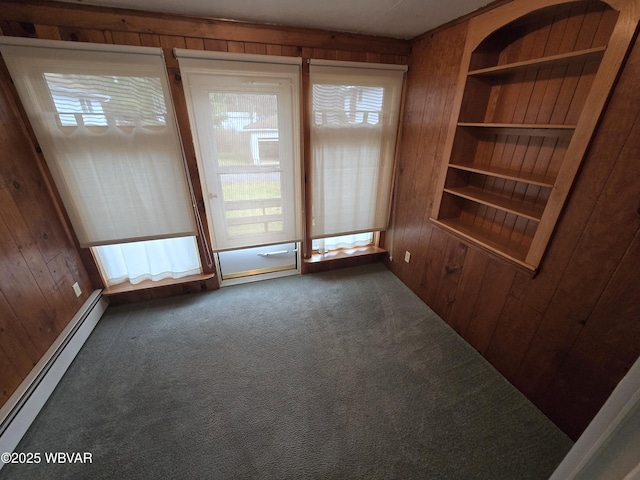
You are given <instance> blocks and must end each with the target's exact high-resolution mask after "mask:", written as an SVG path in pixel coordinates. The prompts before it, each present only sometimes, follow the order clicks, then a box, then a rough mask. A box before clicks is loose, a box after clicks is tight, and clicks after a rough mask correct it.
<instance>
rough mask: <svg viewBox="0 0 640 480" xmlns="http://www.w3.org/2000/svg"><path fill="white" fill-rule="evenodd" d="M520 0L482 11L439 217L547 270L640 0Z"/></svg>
mask: <svg viewBox="0 0 640 480" xmlns="http://www.w3.org/2000/svg"><path fill="white" fill-rule="evenodd" d="M532 3H533V2H528V1H526V0H522V1H518V0H516V1H514V2H511V3H509V4H506V5H504V6H502V7H499V8H496V9H494V10H492V11H490V12H487V13H485V14H483V15H480V16H478V17H475V18H473V19H472V20H471V21H470V22H469V32H468V36H467V44H466V47H465V53H464V57H463V59H462V65H463V69H462V72H461V75H460V79H459V82H458V85H459V89H458V92H457V93H456V97H455V103H454V105H453V117H452V120H451V124H450V127H449V133H448V137H447V142H446V145H445V151H444V154H445V155H444V158H445V160H446V165H445V166H444V167H443V168H442V173H441V176H440V180H439V183H438V193H437V195H436V201H435V202H434V210H433V214H432V221H433V222H434V223H435V224H437V225H438V226H440V227H442V228H443V229H445V230H447V231H449V232H451V233H453V234H455V235H457V236H459V237H461V238H462V239H464V240H465V241H468V242H471V243H473V244H476V245H478V246H480V247H482V248H484V249H486V250H488V251H491V252H493V253H495V254H497V255H500V256H502V257H504V258H506V259H507V260H509V261H511V262H513V263H515V264H518V265H520V266H522V267H525V268H526V269H529V270H533V271H535V270H537V269H538V267H539V265H540V262H541V260H542V257H543V255H544V252H545V250H546V248H547V245H548V243H549V240H550V238H551V234H552V232H553V230H554V228H555V224H556V222H557V220H558V217H559V215H560V212H561V210H562V206H563V205H564V203H565V201H566V198H567V196H568V194H569V190H570V188H571V185H572V183H573V181H574V178H575V176H576V174H577V172H578V168H579V166H580V162H581V161H582V158H583V157H584V154H585V152H586V149H587V146H588V144H589V141H590V139H591V136H592V135H593V131H594V129H595V127H596V125H597V122H598V119H599V117H600V115H601V113H602V110H603V108H604V105H605V103H606V100H607V97H608V95H609V93H610V90H611V87H612V85H613V82H614V80H615V78H616V76H617V72H618V70H619V69H620V66H621V65H622V62H623V60H624V57H625V55H626V52H627V49H628V48H629V44H630V42H631V39H632V38H633V35H634V32H635V28H636V25H637V23H638V18H637V16H638V15H639V13H638V12H639V11H640V0H603V1H591V0H588V1H577V2H560V1H558V0H541V1H538V2H535V3H536V5H535V6H533V5H532Z"/></svg>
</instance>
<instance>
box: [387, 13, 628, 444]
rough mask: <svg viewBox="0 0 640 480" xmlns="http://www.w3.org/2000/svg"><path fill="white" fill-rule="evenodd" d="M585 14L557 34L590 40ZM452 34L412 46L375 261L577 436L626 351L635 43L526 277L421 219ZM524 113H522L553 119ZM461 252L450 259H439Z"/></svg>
mask: <svg viewBox="0 0 640 480" xmlns="http://www.w3.org/2000/svg"><path fill="white" fill-rule="evenodd" d="M599 18H600V17H599V16H598V13H597V12H591V13H589V16H588V17H587V19H586V20H585V22H584V23H583V24H581V25H580V26H571V25H569V23H568V22H567V25H566V26H565V28H566V29H569V28H571V29H577V28H580V29H581V30H580V35H579V38H578V41H583V40H584V41H585V42H587V41H591V39H593V38H594V34H591V35H588V33H589V32H587V31H586V30H587V29H588V28H587V27H588V25H589V24H594V25H596V24H598V21H600V25H602V23H603V22H605V23H606V22H608V21H609V20H610V19H608V18H603V19H602V20H599ZM465 29H466V23H464V22H463V23H459V24H457V25H455V26H453V27H451V28H448V29H441V30H438V31H437V32H435V33H434V34H432V35H430V36H424V37H421V38H420V40H418V41H416V42H415V44H414V46H413V53H412V55H411V57H410V70H409V74H408V75H409V77H408V82H407V89H408V90H407V104H406V109H405V118H404V121H405V127H404V129H403V144H402V150H401V152H400V156H399V170H398V179H397V191H396V195H395V208H394V212H395V214H394V218H393V219H392V226H393V229H392V230H391V231H390V232H388V234H387V235H386V236H385V240H386V247H387V248H388V249H389V250H390V253H391V258H392V261H388V262H387V263H388V265H389V267H390V268H391V270H392V271H393V272H394V273H395V274H396V275H397V276H398V277H399V278H400V279H401V280H402V281H403V282H405V283H406V284H407V285H408V286H409V287H410V288H411V289H412V290H413V291H414V292H416V294H417V295H419V296H420V297H421V298H422V299H423V300H425V301H426V302H427V303H428V304H429V305H430V306H432V307H433V308H434V310H435V311H436V312H437V313H439V314H440V315H441V316H443V318H444V319H445V321H447V322H448V323H449V324H450V325H451V326H452V327H453V328H454V329H455V330H456V331H457V332H458V333H460V335H462V336H463V337H464V338H465V339H466V340H467V341H468V342H469V343H470V344H472V345H473V346H474V347H475V348H477V349H478V350H479V351H480V352H481V353H482V354H483V355H484V356H485V357H486V358H487V359H488V360H489V361H490V362H491V363H492V364H493V365H494V366H495V367H496V368H497V369H498V370H499V371H500V372H502V373H503V374H504V375H505V376H506V377H507V379H509V380H510V381H511V382H512V383H513V384H514V385H515V386H517V387H518V388H519V389H520V390H521V391H522V392H524V393H525V394H526V395H527V396H528V397H529V398H530V399H531V400H532V401H534V403H535V404H536V405H538V407H539V408H541V409H542V411H543V412H544V413H546V414H547V415H548V416H549V417H550V418H551V419H552V420H553V421H555V422H556V423H557V424H558V425H559V426H560V427H561V428H562V429H563V430H565V431H566V432H567V433H568V434H569V435H570V436H571V437H573V438H577V437H578V436H579V434H580V433H581V432H582V431H583V430H584V428H585V427H586V425H587V424H588V423H589V421H590V420H591V419H592V418H593V416H594V415H595V413H596V412H597V411H598V409H599V408H600V407H601V406H602V404H603V403H604V401H605V400H606V398H607V397H608V395H609V394H610V392H611V390H612V389H613V388H614V387H615V385H616V384H617V383H618V382H619V380H620V379H621V378H622V377H623V376H624V374H625V372H626V371H627V370H628V368H629V367H630V366H631V364H632V363H633V362H634V361H635V360H636V359H637V358H638V356H639V355H640V332H639V331H638V329H639V327H638V325H640V312H639V310H638V305H640V281H639V278H640V277H639V276H638V274H637V265H639V264H640V251H639V250H640V248H639V246H638V241H639V240H638V235H640V233H639V232H640V218H638V216H637V215H636V209H637V208H638V202H640V183H639V182H637V176H638V173H639V172H640V167H639V166H638V158H640V151H639V148H640V147H639V145H638V141H639V140H638V139H640V130H639V127H638V124H639V123H640V117H639V112H640V92H639V91H638V90H637V86H636V83H637V78H640V43H639V42H638V41H637V40H636V44H635V46H634V47H633V49H632V51H631V53H630V55H629V58H628V60H627V62H626V64H625V66H624V68H623V70H622V73H621V76H620V78H619V81H618V83H617V85H616V86H615V89H614V92H613V94H612V98H611V99H610V101H609V103H608V106H607V108H606V110H605V113H604V116H603V119H602V121H601V123H600V125H599V127H598V129H597V131H596V134H595V136H594V139H593V141H592V144H591V147H590V149H589V151H588V153H587V156H586V158H585V160H584V163H583V166H582V168H581V171H580V173H579V175H578V177H577V180H576V182H575V185H574V187H573V190H572V193H571V195H570V197H569V201H568V202H567V205H566V207H565V209H564V212H563V215H562V216H561V219H560V221H559V223H558V225H557V228H556V231H555V233H554V235H553V237H552V240H551V243H550V245H549V249H548V251H547V253H546V255H545V257H544V259H543V262H542V265H541V268H540V271H539V273H538V274H537V276H532V275H531V274H530V273H527V272H524V271H522V270H519V269H518V268H517V267H514V266H512V265H509V264H507V263H505V262H503V261H501V260H500V259H498V258H497V257H495V256H492V255H491V254H489V253H487V252H485V251H482V250H479V249H478V248H476V247H474V246H472V245H464V244H463V243H462V242H461V241H459V240H457V239H456V238H454V237H453V236H451V235H449V234H447V233H445V232H443V231H441V230H440V229H438V228H437V227H434V226H433V225H432V224H431V223H430V222H429V220H428V218H429V216H430V214H431V205H432V203H433V195H434V194H435V189H434V186H433V183H432V181H431V180H430V179H431V178H433V176H434V175H437V172H438V170H439V168H440V165H441V163H442V162H443V159H442V158H441V157H440V156H439V155H438V153H437V152H438V150H439V148H441V145H442V143H443V141H444V138H443V137H442V136H438V135H433V132H434V131H436V130H437V128H438V122H439V121H440V122H443V123H444V124H445V126H446V124H447V123H448V121H449V114H450V112H449V108H448V104H447V103H446V102H445V103H442V104H438V103H437V102H435V103H434V102H429V101H427V100H426V99H427V98H428V96H429V94H430V93H429V92H432V91H434V90H435V91H436V92H437V93H436V95H441V96H443V97H447V96H448V95H449V94H450V92H451V90H452V89H455V88H456V82H457V81H458V70H459V68H460V65H455V61H456V60H457V61H458V62H459V59H460V52H461V49H462V48H463V45H464V31H465ZM549 34H550V35H551V34H553V35H556V34H557V35H559V36H560V37H562V36H564V35H565V32H560V31H559V32H555V33H554V32H549ZM595 37H597V33H596V34H595ZM594 41H595V40H594ZM519 48H532V46H531V45H530V46H526V45H520V46H519ZM446 59H449V61H447V60H446ZM546 85H547V89H549V88H553V89H556V90H557V89H558V88H569V87H571V86H570V85H562V86H558V85H553V84H551V83H550V82H547V83H546ZM571 88H574V89H577V88H579V86H577V85H576V86H573V87H571ZM517 93H518V95H523V94H526V95H527V97H528V98H530V99H531V98H533V95H537V94H536V93H535V92H534V91H532V92H517ZM527 103H530V102H527ZM534 107H535V108H536V111H535V114H536V115H549V114H551V115H554V113H553V112H551V113H550V112H545V111H543V109H542V108H539V107H538V106H534ZM526 114H527V115H528V114H529V113H526ZM565 114H566V112H565ZM523 115H525V113H524V112H523ZM563 115H564V114H563ZM438 118H441V120H438ZM440 126H442V125H440ZM494 153H495V152H494ZM463 245H464V246H463ZM465 248H466V249H467V251H466V254H464V255H462V254H454V253H453V252H462V251H463V250H464V249H465ZM405 251H409V252H411V262H410V263H409V264H407V263H405V262H404V261H403V258H404V253H405ZM452 292H453V293H452Z"/></svg>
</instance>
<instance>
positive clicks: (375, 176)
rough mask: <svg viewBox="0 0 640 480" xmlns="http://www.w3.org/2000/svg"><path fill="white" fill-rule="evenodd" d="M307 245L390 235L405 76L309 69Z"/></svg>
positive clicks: (348, 68) (379, 71) (349, 69)
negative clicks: (315, 240) (357, 236)
mask: <svg viewBox="0 0 640 480" xmlns="http://www.w3.org/2000/svg"><path fill="white" fill-rule="evenodd" d="M309 73H310V82H311V96H312V98H311V118H310V124H311V192H312V193H311V195H312V206H313V222H312V231H311V236H312V238H322V237H330V236H337V235H345V234H351V233H358V232H367V231H369V232H370V231H378V230H384V229H386V227H387V222H388V215H389V202H390V196H391V179H392V172H393V160H394V154H395V143H396V134H397V129H398V116H399V110H400V99H401V92H402V81H403V77H404V73H403V71H398V70H383V69H376V68H354V67H352V66H346V67H336V66H323V65H313V64H312V65H311V66H310V71H309Z"/></svg>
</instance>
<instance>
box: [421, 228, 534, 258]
mask: <svg viewBox="0 0 640 480" xmlns="http://www.w3.org/2000/svg"><path fill="white" fill-rule="evenodd" d="M431 221H432V222H433V223H435V224H436V225H438V226H440V227H442V228H444V229H445V230H447V231H449V232H451V233H454V234H455V235H457V236H459V237H461V238H463V239H465V240H469V241H470V242H471V243H473V244H476V245H478V246H480V247H482V248H484V249H486V250H489V251H491V252H494V253H497V254H498V255H500V256H502V257H504V258H506V259H508V260H510V261H512V262H514V263H516V264H518V265H520V266H522V267H525V268H526V269H527V270H530V271H535V270H536V268H535V267H534V266H533V265H529V264H528V263H526V262H525V258H526V257H527V253H528V250H529V249H528V247H527V246H525V245H521V244H518V243H515V242H513V241H511V240H510V239H508V238H504V237H502V236H500V235H498V234H496V233H495V232H492V231H488V230H485V229H482V228H480V227H478V226H476V225H470V224H468V223H465V222H462V221H461V220H460V219H459V218H441V219H435V218H432V219H431Z"/></svg>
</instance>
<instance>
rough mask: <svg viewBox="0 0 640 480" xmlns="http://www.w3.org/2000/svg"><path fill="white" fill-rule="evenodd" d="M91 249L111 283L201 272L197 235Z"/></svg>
mask: <svg viewBox="0 0 640 480" xmlns="http://www.w3.org/2000/svg"><path fill="white" fill-rule="evenodd" d="M92 251H93V254H94V257H95V259H96V260H97V262H98V264H99V265H100V269H101V271H102V274H103V276H104V278H105V281H106V282H107V285H108V286H113V285H118V284H119V283H124V282H130V283H132V284H134V285H135V284H137V283H140V282H142V281H144V280H153V281H158V280H164V279H166V278H182V277H186V276H188V275H196V274H198V273H200V272H201V267H200V257H199V255H198V249H197V245H196V239H195V237H182V238H167V239H160V240H148V241H143V242H132V243H125V244H120V245H105V246H100V247H94V248H92Z"/></svg>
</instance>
